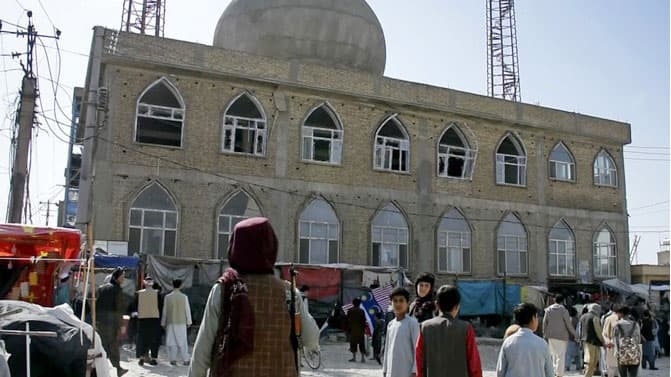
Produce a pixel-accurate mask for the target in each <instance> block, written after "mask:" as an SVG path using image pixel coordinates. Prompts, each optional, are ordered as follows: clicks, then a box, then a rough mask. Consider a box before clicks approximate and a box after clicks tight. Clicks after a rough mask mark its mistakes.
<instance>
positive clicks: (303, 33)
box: [214, 0, 386, 75]
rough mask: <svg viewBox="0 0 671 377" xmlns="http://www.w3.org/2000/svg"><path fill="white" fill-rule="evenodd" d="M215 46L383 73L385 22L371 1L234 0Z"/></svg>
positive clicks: (224, 16)
mask: <svg viewBox="0 0 671 377" xmlns="http://www.w3.org/2000/svg"><path fill="white" fill-rule="evenodd" d="M214 46H216V47H221V48H225V49H229V50H235V51H242V52H246V53H249V54H252V55H260V56H270V57H278V58H285V59H294V60H298V61H300V62H304V63H312V64H319V65H326V66H331V67H337V68H345V69H354V70H361V71H366V72H370V73H373V74H378V75H381V74H383V73H384V66H385V62H386V46H385V40H384V33H383V31H382V26H381V25H380V22H379V21H378V19H377V17H376V16H375V13H373V10H372V9H371V8H370V7H369V6H368V4H367V3H366V2H365V0H233V1H232V2H231V4H230V5H229V6H228V7H227V8H226V10H225V11H224V14H222V16H221V18H220V19H219V23H218V24H217V29H216V30H215V33H214Z"/></svg>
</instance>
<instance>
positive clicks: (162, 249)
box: [128, 182, 180, 257]
mask: <svg viewBox="0 0 671 377" xmlns="http://www.w3.org/2000/svg"><path fill="white" fill-rule="evenodd" d="M153 185H157V186H158V187H159V188H160V189H161V190H163V192H164V194H165V195H166V196H167V197H168V199H170V202H171V204H172V206H173V208H174V209H172V210H166V209H154V208H143V207H135V206H134V204H135V202H136V201H137V200H138V198H140V196H141V195H142V194H143V193H144V192H145V191H146V190H147V189H149V188H150V187H152V186H153ZM134 211H139V212H140V225H134V224H133V221H132V218H133V212H134ZM146 212H158V213H161V218H162V224H163V225H162V226H161V227H157V226H145V225H144V220H145V213H146ZM168 214H174V215H175V226H174V228H173V227H168V226H167V223H168V221H167V217H168ZM179 226H180V211H179V208H178V207H177V204H176V203H175V200H174V199H173V197H172V195H170V192H169V191H168V190H166V188H165V187H163V185H161V184H159V183H157V182H152V183H150V184H148V185H146V186H145V187H144V188H142V190H140V191H139V192H138V193H137V195H135V197H134V198H133V200H132V201H131V204H130V206H129V207H128V242H129V246H130V238H131V236H130V234H131V230H133V229H136V230H138V231H139V232H140V237H139V249H138V250H137V251H136V253H137V254H138V255H142V254H145V255H159V256H165V255H166V254H165V239H166V233H167V232H174V234H175V242H174V250H173V254H172V255H170V256H173V257H176V256H177V250H178V243H179ZM145 230H159V231H161V247H160V253H158V254H147V253H146V251H145V250H143V249H144V246H143V240H144V231H145Z"/></svg>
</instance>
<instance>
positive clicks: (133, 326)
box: [96, 268, 192, 377]
mask: <svg viewBox="0 0 671 377" xmlns="http://www.w3.org/2000/svg"><path fill="white" fill-rule="evenodd" d="M124 279H125V277H124V271H123V269H121V268H118V269H116V270H115V271H114V272H113V273H112V275H111V277H110V280H109V282H107V283H105V284H103V285H101V286H100V287H99V288H98V293H97V299H96V312H97V323H98V332H99V333H100V337H101V340H102V344H103V348H104V349H105V352H106V353H107V355H108V358H109V359H110V361H111V363H112V366H113V367H114V368H116V370H117V376H118V377H120V376H122V375H124V374H126V373H127V372H128V370H127V369H125V368H123V367H122V366H121V364H120V355H119V337H118V334H119V330H120V328H121V326H122V322H121V321H122V317H123V315H124V314H125V313H129V314H130V320H129V326H128V327H129V330H128V336H129V340H130V341H131V343H134V345H135V356H136V358H137V360H138V364H139V365H141V366H142V365H145V363H146V364H149V365H152V366H155V365H158V361H157V359H158V351H159V348H160V346H161V344H162V343H163V339H164V338H165V345H166V347H167V350H168V357H169V359H170V364H171V365H177V363H178V360H179V362H181V363H182V364H183V365H189V361H190V358H189V352H188V350H189V345H188V338H187V328H188V327H189V326H191V322H192V321H191V307H190V305H189V298H188V297H187V296H186V295H185V294H184V293H182V292H181V286H182V281H181V280H179V279H175V280H173V282H172V287H173V289H172V292H170V293H169V294H167V295H165V296H164V295H162V294H161V287H160V285H158V283H156V282H154V280H153V279H152V277H151V276H149V275H147V276H145V278H144V280H143V286H144V287H143V289H141V290H139V291H137V292H136V295H135V298H134V300H133V301H132V302H131V303H130V304H129V303H128V302H127V300H126V297H125V295H124V293H123V291H122V288H121V285H122V284H123V281H124Z"/></svg>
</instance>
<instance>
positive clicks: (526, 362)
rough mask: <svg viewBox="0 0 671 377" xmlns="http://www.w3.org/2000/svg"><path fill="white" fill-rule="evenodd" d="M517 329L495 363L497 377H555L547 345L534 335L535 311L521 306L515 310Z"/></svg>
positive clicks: (526, 305)
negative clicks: (518, 327)
mask: <svg viewBox="0 0 671 377" xmlns="http://www.w3.org/2000/svg"><path fill="white" fill-rule="evenodd" d="M514 315H515V322H517V324H519V325H520V329H519V330H518V331H517V332H516V333H514V334H513V335H511V336H509V337H508V338H507V339H506V340H504V341H503V345H502V346H501V351H500V352H499V360H498V362H497V364H496V376H497V377H528V376H533V377H554V373H555V371H554V370H553V368H552V357H551V356H550V350H549V348H548V345H547V343H545V342H544V341H543V339H541V338H540V337H539V336H537V335H536V334H534V332H535V331H536V330H537V329H538V325H539V320H538V310H537V309H536V307H535V306H534V305H533V304H529V303H522V304H519V305H517V307H516V308H515V311H514Z"/></svg>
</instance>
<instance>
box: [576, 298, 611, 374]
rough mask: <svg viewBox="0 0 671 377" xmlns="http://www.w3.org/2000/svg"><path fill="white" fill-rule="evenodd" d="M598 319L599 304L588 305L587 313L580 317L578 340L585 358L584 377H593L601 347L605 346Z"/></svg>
mask: <svg viewBox="0 0 671 377" xmlns="http://www.w3.org/2000/svg"><path fill="white" fill-rule="evenodd" d="M600 317H601V306H599V304H589V306H588V311H587V313H586V314H583V316H582V317H580V328H581V337H580V340H581V341H582V342H583V344H584V346H585V358H586V361H587V368H585V377H592V376H594V372H595V371H596V367H597V364H598V363H599V358H600V356H601V347H602V346H603V345H604V344H605V342H604V340H603V336H602V334H601V319H600Z"/></svg>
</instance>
